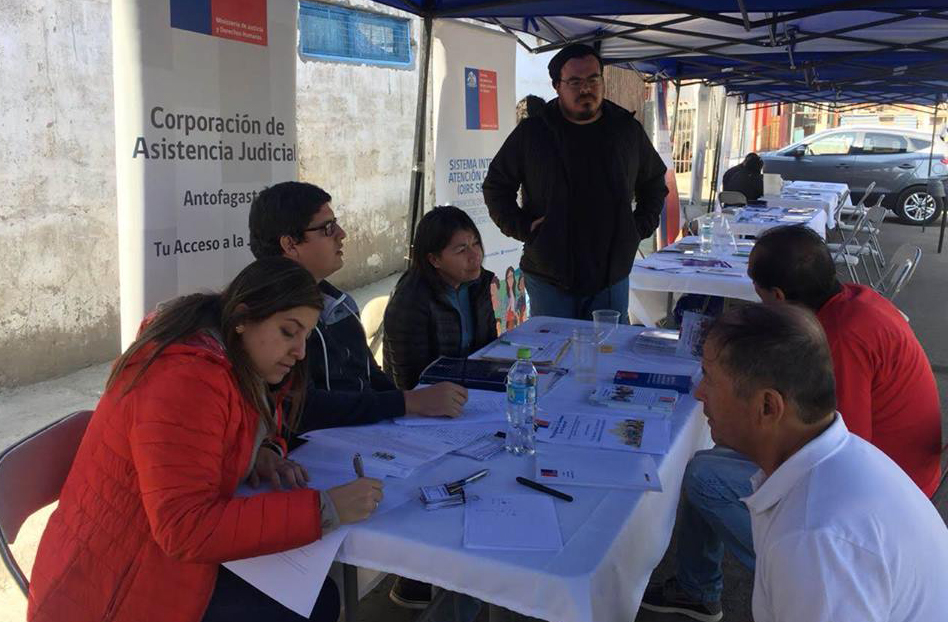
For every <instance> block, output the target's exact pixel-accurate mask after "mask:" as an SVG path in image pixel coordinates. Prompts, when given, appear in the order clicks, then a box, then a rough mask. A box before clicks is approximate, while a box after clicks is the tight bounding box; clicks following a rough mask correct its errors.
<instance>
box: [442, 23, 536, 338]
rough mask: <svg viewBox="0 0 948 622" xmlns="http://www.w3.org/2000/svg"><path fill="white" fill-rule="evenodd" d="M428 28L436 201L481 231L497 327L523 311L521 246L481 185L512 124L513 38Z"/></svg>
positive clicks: (471, 29) (446, 26)
mask: <svg viewBox="0 0 948 622" xmlns="http://www.w3.org/2000/svg"><path fill="white" fill-rule="evenodd" d="M433 34H434V38H433V46H432V54H433V56H432V76H433V82H432V84H433V85H434V106H433V113H434V119H435V133H434V157H435V202H436V203H437V204H438V205H445V204H450V205H456V206H457V207H460V208H461V209H463V210H464V211H466V212H467V213H468V214H469V215H470V216H471V218H472V219H473V220H474V223H475V224H476V225H477V228H478V230H480V232H481V238H482V239H483V242H484V251H485V259H484V267H486V268H487V269H488V270H491V271H492V272H494V273H495V274H496V275H497V277H498V280H499V283H498V286H499V287H498V288H497V296H496V297H495V298H494V300H493V302H494V313H495V315H496V317H497V320H498V327H499V329H500V331H501V332H502V331H503V330H506V329H507V328H513V327H514V326H516V325H517V324H519V323H521V322H522V321H524V320H525V319H526V316H527V304H526V303H527V300H526V294H525V291H526V290H525V288H524V286H523V284H522V282H521V281H522V279H523V277H522V275H521V274H520V267H519V266H520V254H521V252H522V250H523V245H522V244H521V243H520V242H518V241H516V240H514V239H512V238H508V237H507V236H505V235H504V234H502V233H501V232H500V230H499V229H498V228H497V225H495V224H494V222H493V221H492V220H491V219H490V216H489V215H488V213H487V206H486V205H485V204H484V195H483V192H482V191H481V184H482V183H483V181H484V177H485V176H486V175H487V167H488V166H489V165H490V162H491V160H492V159H493V157H494V155H495V154H496V153H497V151H498V150H499V149H500V146H501V145H502V144H503V143H504V140H506V138H507V136H508V135H509V134H510V132H511V131H512V130H513V128H514V124H515V123H516V119H515V117H516V105H517V102H516V100H515V99H514V97H515V78H516V75H515V72H516V66H515V65H516V62H515V59H516V49H515V47H516V43H515V41H514V39H513V37H511V36H509V35H506V34H504V33H502V32H497V31H494V30H489V29H486V28H481V27H478V26H472V25H469V24H465V23H461V22H454V21H450V20H436V21H435V23H434V33H433ZM491 291H492V292H493V291H494V288H491Z"/></svg>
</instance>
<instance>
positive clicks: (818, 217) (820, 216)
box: [729, 198, 826, 240]
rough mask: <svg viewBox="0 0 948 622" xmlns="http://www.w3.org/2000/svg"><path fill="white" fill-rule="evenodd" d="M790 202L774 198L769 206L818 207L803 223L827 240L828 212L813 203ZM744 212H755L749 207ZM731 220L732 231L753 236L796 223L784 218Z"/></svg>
mask: <svg viewBox="0 0 948 622" xmlns="http://www.w3.org/2000/svg"><path fill="white" fill-rule="evenodd" d="M801 202H802V201H801ZM790 203H791V201H788V200H786V199H779V198H778V199H776V200H774V202H773V203H771V202H770V201H768V202H767V207H768V208H778V209H779V208H784V207H806V208H810V209H813V208H815V209H817V210H818V211H815V212H813V215H812V216H811V217H810V218H809V219H808V220H806V221H805V222H802V223H801V224H805V225H806V226H807V227H809V228H810V229H813V230H814V231H816V232H817V233H818V234H820V237H821V238H823V239H824V240H825V239H826V212H825V211H824V210H823V209H822V208H821V207H816V206H812V205H806V206H803V205H791V204H790ZM794 203H796V201H794ZM745 209H747V208H745ZM744 213H753V210H750V209H748V210H747V212H744ZM729 222H730V227H731V232H732V233H733V234H734V235H744V236H752V237H759V236H760V235H761V234H762V233H763V232H764V231H767V230H768V229H773V228H774V227H780V226H783V225H788V224H796V223H795V221H794V222H790V221H783V220H778V221H750V222H740V217H731V218H730V219H729Z"/></svg>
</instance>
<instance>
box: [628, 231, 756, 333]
mask: <svg viewBox="0 0 948 622" xmlns="http://www.w3.org/2000/svg"><path fill="white" fill-rule="evenodd" d="M697 241H698V238H697V237H694V236H688V237H686V238H682V239H681V240H679V241H678V242H676V243H675V244H672V245H671V246H668V247H666V248H665V249H662V251H659V252H657V253H652V254H651V255H649V256H647V257H645V258H644V259H638V260H636V262H635V263H634V264H633V265H632V273H631V274H630V275H629V311H630V312H631V313H632V315H634V316H635V317H636V318H638V319H639V321H641V322H642V323H643V324H645V325H646V326H655V325H656V323H657V322H658V321H659V320H661V319H662V318H664V317H665V315H666V314H667V313H668V304H669V302H668V296H669V294H673V293H679V294H704V295H706V296H723V297H725V298H739V299H741V300H749V301H751V302H760V298H759V297H758V296H757V292H756V291H754V283H753V282H752V281H751V280H750V277H748V276H747V259H748V258H747V257H746V256H738V255H728V256H726V257H724V259H725V260H726V261H727V262H728V263H730V264H731V265H733V266H735V268H737V270H736V274H735V275H727V276H724V275H719V274H710V273H709V272H706V271H701V269H700V268H696V269H695V270H694V271H681V272H671V271H660V270H653V269H650V266H656V265H658V264H660V263H662V262H664V261H666V260H668V259H669V258H670V257H674V256H675V254H674V253H672V252H671V251H674V250H675V249H676V248H678V247H679V244H681V243H682V242H684V243H691V244H694V243H696V242H697ZM689 256H690V257H695V258H700V257H701V256H700V255H697V254H694V255H689Z"/></svg>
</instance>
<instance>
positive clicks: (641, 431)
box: [536, 414, 671, 454]
mask: <svg viewBox="0 0 948 622" xmlns="http://www.w3.org/2000/svg"><path fill="white" fill-rule="evenodd" d="M536 422H537V435H536V440H537V441H541V442H544V443H554V444H562V445H576V446H579V447H595V448H598V449H615V450H618V451H631V452H642V453H647V454H664V453H665V452H667V451H668V445H669V443H670V442H671V423H670V422H669V421H668V419H665V418H663V417H629V416H626V417H622V416H614V415H586V414H572V415H571V414H565V415H548V416H547V418H545V419H541V418H540V417H537V419H536Z"/></svg>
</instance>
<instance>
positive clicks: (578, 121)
mask: <svg viewBox="0 0 948 622" xmlns="http://www.w3.org/2000/svg"><path fill="white" fill-rule="evenodd" d="M549 70H550V78H551V79H552V80H553V87H554V88H555V89H556V92H557V95H558V96H559V97H557V98H556V99H554V100H552V101H550V102H549V103H548V104H546V106H545V107H544V109H543V112H542V114H540V115H537V116H535V117H531V118H528V119H525V120H523V121H522V122H521V123H520V124H519V125H517V127H516V128H515V129H514V131H513V132H511V134H510V136H508V137H507V140H506V141H505V142H504V145H503V146H502V147H501V148H500V151H498V152H497V155H496V156H495V157H494V160H493V161H492V162H491V165H490V168H489V170H488V172H487V177H486V179H485V180H484V202H485V203H486V204H487V208H488V210H489V212H490V216H491V218H492V219H493V220H494V222H495V223H497V226H498V227H500V230H501V231H502V232H503V233H504V234H505V235H508V236H510V237H512V238H515V239H517V240H521V241H523V242H524V248H523V257H522V258H521V260H520V267H521V269H522V270H523V272H524V274H525V275H526V285H527V292H528V293H529V295H530V305H531V313H532V314H533V315H551V316H556V317H567V318H579V319H591V314H592V311H593V310H595V309H615V310H616V311H618V312H619V313H620V317H621V318H622V321H623V322H627V321H628V315H627V311H628V306H629V272H630V271H631V269H632V260H633V258H634V257H635V252H636V250H637V249H638V246H639V242H640V241H641V240H642V239H644V238H647V237H649V236H650V235H651V234H652V232H653V231H654V230H655V227H656V226H657V225H658V222H659V216H660V214H661V212H662V208H663V206H664V200H665V195H666V194H668V189H667V187H666V186H665V165H664V164H663V163H662V160H661V157H660V156H659V155H658V153H657V152H656V151H655V149H654V148H653V147H652V144H651V143H650V142H649V140H648V137H647V136H646V135H645V131H644V130H643V129H642V126H641V125H640V124H639V123H638V121H636V120H635V119H634V118H633V113H630V112H628V111H626V110H625V109H623V108H621V107H620V106H618V105H616V104H614V103H612V102H610V101H608V100H604V99H603V89H604V84H603V77H602V71H603V66H602V59H601V58H600V57H599V55H598V54H597V53H596V51H595V50H594V49H593V48H591V47H589V46H588V45H581V44H573V45H568V46H566V47H565V48H563V49H562V50H560V52H559V53H558V54H557V55H556V56H554V57H553V59H552V60H551V61H550V64H549ZM521 189H522V193H523V194H522V205H520V204H518V203H517V192H518V190H521ZM633 201H634V202H635V208H634V209H633Z"/></svg>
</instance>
